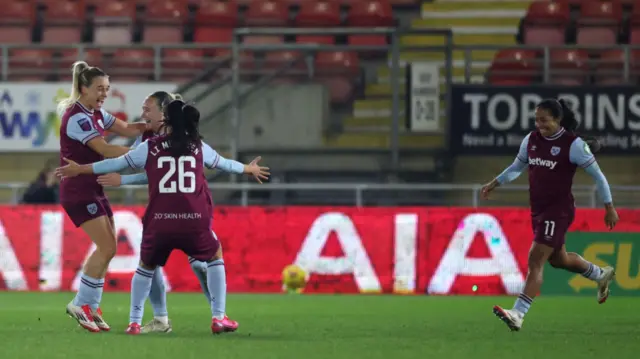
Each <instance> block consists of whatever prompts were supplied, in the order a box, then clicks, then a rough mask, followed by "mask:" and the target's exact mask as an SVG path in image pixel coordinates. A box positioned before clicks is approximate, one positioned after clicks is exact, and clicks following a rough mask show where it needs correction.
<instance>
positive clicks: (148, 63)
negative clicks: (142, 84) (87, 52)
mask: <svg viewBox="0 0 640 359" xmlns="http://www.w3.org/2000/svg"><path fill="white" fill-rule="evenodd" d="M153 56H154V51H153V50H151V49H148V50H147V49H118V50H116V52H115V55H114V58H113V67H112V69H111V70H110V75H112V76H113V78H114V80H115V81H118V82H128V81H131V82H136V81H149V80H150V79H152V78H153V73H154V72H153V70H154V62H153Z"/></svg>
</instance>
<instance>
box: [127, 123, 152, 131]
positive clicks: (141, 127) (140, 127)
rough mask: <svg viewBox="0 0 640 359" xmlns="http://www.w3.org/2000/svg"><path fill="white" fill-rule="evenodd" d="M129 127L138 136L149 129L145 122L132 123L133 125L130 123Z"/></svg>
mask: <svg viewBox="0 0 640 359" xmlns="http://www.w3.org/2000/svg"><path fill="white" fill-rule="evenodd" d="M129 126H131V127H132V128H134V129H136V130H137V131H139V132H140V134H142V133H144V131H148V130H150V129H151V126H150V125H149V124H148V123H146V122H133V123H130V124H129Z"/></svg>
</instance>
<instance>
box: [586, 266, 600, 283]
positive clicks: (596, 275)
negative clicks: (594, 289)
mask: <svg viewBox="0 0 640 359" xmlns="http://www.w3.org/2000/svg"><path fill="white" fill-rule="evenodd" d="M582 276H583V277H585V278H587V279H591V280H593V281H597V280H598V279H600V276H602V268H600V267H598V266H597V265H595V264H593V263H589V268H588V269H587V270H586V271H585V272H584V273H582Z"/></svg>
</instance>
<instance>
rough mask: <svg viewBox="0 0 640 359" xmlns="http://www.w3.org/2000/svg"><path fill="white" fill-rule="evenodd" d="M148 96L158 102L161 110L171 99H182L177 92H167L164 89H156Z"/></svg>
mask: <svg viewBox="0 0 640 359" xmlns="http://www.w3.org/2000/svg"><path fill="white" fill-rule="evenodd" d="M149 97H150V98H152V99H154V100H155V101H156V103H157V104H158V107H159V108H160V110H162V109H163V108H164V107H165V106H167V105H168V104H169V102H171V101H173V100H182V96H180V95H179V94H177V93H169V92H166V91H156V92H154V93H152V94H151V95H149Z"/></svg>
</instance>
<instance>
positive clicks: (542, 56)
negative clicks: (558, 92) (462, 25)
mask: <svg viewBox="0 0 640 359" xmlns="http://www.w3.org/2000/svg"><path fill="white" fill-rule="evenodd" d="M506 49H518V50H529V51H535V53H536V55H537V56H536V57H535V58H533V59H531V60H528V59H527V63H528V70H527V71H525V74H526V72H528V71H530V73H531V74H533V73H538V72H539V74H540V75H542V81H543V82H549V80H550V78H552V77H553V76H554V75H567V71H568V72H569V75H571V76H577V75H578V73H575V70H573V69H571V68H567V67H566V66H562V65H563V64H568V63H570V62H571V61H579V62H581V63H580V71H584V73H585V74H587V75H590V74H593V73H594V72H593V71H592V70H595V69H597V74H598V75H599V76H600V75H606V76H612V77H613V76H616V77H619V78H620V81H621V83H622V82H634V81H633V80H634V76H636V77H637V75H638V68H637V64H636V65H635V68H634V60H633V56H634V52H637V51H638V50H640V46H637V45H606V46H602V45H588V46H586V45H560V46H537V45H515V46H514V45H511V46H509V45H507V46H505V45H465V46H460V45H453V50H454V51H462V52H463V55H464V56H463V64H462V66H460V65H454V67H457V68H460V67H464V79H463V81H457V82H460V83H472V82H473V77H474V75H475V76H482V77H484V76H485V73H486V71H487V70H488V66H487V67H485V66H478V67H476V66H474V65H475V64H477V63H478V62H491V61H494V58H493V56H492V58H486V52H487V51H500V50H506ZM556 50H577V51H578V52H580V54H579V55H585V56H584V58H571V59H568V60H562V59H558V58H556V59H554V60H552V58H553V56H552V55H553V53H554V51H556ZM611 50H616V51H620V53H619V54H617V55H616V56H607V57H605V58H603V59H600V58H598V57H593V56H591V57H589V55H592V54H594V53H602V52H606V51H611ZM482 51H484V52H485V54H482V53H481V52H482ZM475 54H479V55H480V56H478V57H481V58H483V59H482V60H477V57H476V56H475ZM620 55H621V56H620ZM485 58H486V59H485ZM498 61H500V60H498ZM501 61H503V62H504V63H514V62H515V60H513V59H504V60H501ZM583 61H584V62H586V64H585V63H582V62H583ZM554 62H557V63H558V64H560V65H561V66H559V68H557V69H554V68H553V66H552V65H553V64H554ZM532 65H534V66H532ZM476 69H477V70H478V71H475V70H476ZM572 71H574V74H571V72H572ZM500 74H501V75H506V76H507V77H508V76H509V75H511V74H513V75H522V74H523V72H522V70H518V71H509V70H500Z"/></svg>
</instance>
